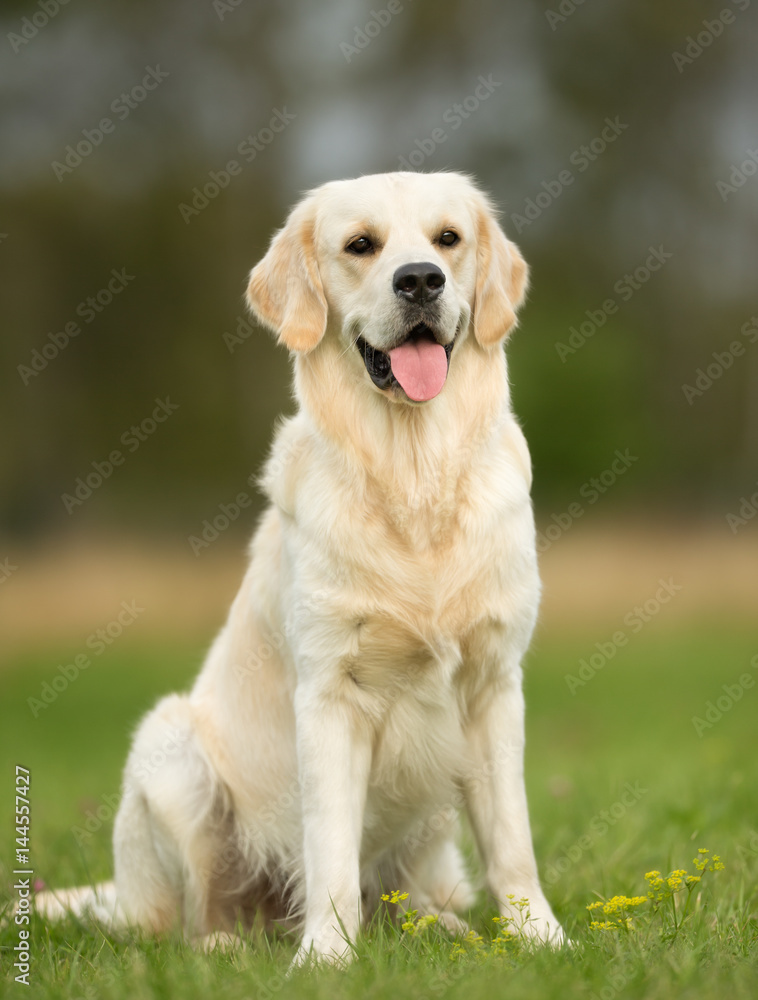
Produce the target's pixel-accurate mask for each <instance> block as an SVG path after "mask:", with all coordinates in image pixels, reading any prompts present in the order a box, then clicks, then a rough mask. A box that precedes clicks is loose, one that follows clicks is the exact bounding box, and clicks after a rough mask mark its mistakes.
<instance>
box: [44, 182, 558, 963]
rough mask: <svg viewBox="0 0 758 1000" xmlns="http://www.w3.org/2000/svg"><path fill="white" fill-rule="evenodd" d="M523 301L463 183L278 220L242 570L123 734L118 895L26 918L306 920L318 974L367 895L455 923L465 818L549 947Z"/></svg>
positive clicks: (462, 888)
mask: <svg viewBox="0 0 758 1000" xmlns="http://www.w3.org/2000/svg"><path fill="white" fill-rule="evenodd" d="M526 289H527V265H526V264H525V262H524V260H523V258H522V256H521V254H520V252H519V250H518V249H517V247H516V246H515V245H514V244H513V243H512V242H510V240H508V239H507V238H506V236H505V235H504V233H503V231H502V229H501V228H500V226H499V224H498V222H497V220H496V216H495V213H494V211H493V206H492V204H491V202H490V200H489V199H488V197H487V196H486V195H485V194H483V193H482V192H481V191H480V190H479V189H478V188H477V186H476V185H475V184H474V183H473V181H472V180H471V179H469V178H468V177H466V176H464V175H461V174H457V173H446V172H442V173H429V174H422V173H413V172H396V173H388V174H376V175H371V176H363V177H360V178H358V179H354V180H343V181H335V182H331V183H327V184H324V185H323V186H321V187H319V188H317V189H315V190H314V191H312V192H310V193H309V194H307V195H306V196H305V197H304V199H303V200H302V201H301V202H300V203H299V204H298V205H297V206H296V207H295V208H294V209H293V210H292V212H291V214H290V215H289V217H288V219H287V221H286V224H285V225H284V227H283V228H282V229H281V230H280V231H279V232H278V233H277V234H276V235H275V236H274V238H273V240H272V242H271V245H270V248H269V250H268V252H267V253H266V255H265V257H264V258H263V259H262V260H261V261H260V263H259V264H258V265H257V266H256V267H255V268H254V269H253V271H252V273H251V275H250V281H249V286H248V291H247V296H248V300H249V304H250V306H251V308H252V311H253V313H254V315H255V316H256V317H257V318H258V320H259V321H260V322H261V323H262V324H263V325H264V326H266V327H269V328H270V329H271V330H273V331H274V332H275V334H276V335H277V337H278V339H279V341H280V343H281V344H283V345H284V346H285V347H286V348H287V349H288V350H289V351H290V352H291V353H292V356H293V361H294V386H295V394H296V398H297V401H298V403H299V409H298V412H297V413H296V414H295V416H293V417H291V418H289V419H287V420H285V421H284V423H283V424H282V425H281V426H280V427H279V429H278V431H277V434H276V437H275V441H274V445H273V449H272V451H271V454H270V457H269V459H268V462H267V465H266V467H265V472H264V474H263V477H262V488H263V490H264V492H265V494H266V496H267V497H268V500H269V501H270V504H269V506H268V509H267V510H266V512H265V513H264V514H263V516H262V519H261V521H260V524H259V526H258V528H257V531H256V532H255V535H254V538H253V540H252V543H251V547H250V562H249V568H248V570H247V573H246V576H245V578H244V581H243V583H242V586H241V589H240V591H239V593H238V595H237V597H236V599H235V600H234V602H233V604H232V608H231V611H230V614H229V617H228V620H227V622H226V624H225V625H224V627H223V629H222V631H221V633H220V635H219V636H218V637H217V638H216V640H215V642H214V643H213V645H212V647H211V649H210V651H209V653H208V656H207V659H206V662H205V664H204V666H203V668H202V671H201V673H200V675H199V676H198V678H197V681H196V683H195V685H194V687H193V688H192V690H191V691H190V693H189V694H182V695H172V696H169V697H167V698H164V699H163V700H162V701H160V702H159V703H158V705H157V706H156V707H155V708H154V709H153V710H152V711H151V712H150V713H149V714H148V715H147V717H146V718H145V719H144V720H143V721H142V723H141V724H140V725H139V727H138V729H137V731H136V735H135V737H134V741H133V745H132V748H131V752H130V754H129V757H128V760H127V764H126V770H125V775H124V782H123V794H122V798H121V803H120V807H119V809H118V813H117V816H116V820H115V826H114V838H113V840H114V855H115V880H114V882H113V883H106V884H104V885H101V886H98V887H96V888H95V889H89V890H88V889H78V890H69V891H68V892H67V893H66V892H64V893H49V892H47V893H43V894H41V895H40V896H38V897H37V908H38V909H39V910H40V911H41V912H43V913H46V914H48V915H49V916H55V915H60V913H62V912H63V911H65V910H66V909H74V910H75V911H76V912H79V913H84V912H89V913H90V914H92V915H94V916H99V917H100V918H101V919H103V920H106V921H107V922H109V923H110V924H112V925H114V926H117V925H119V924H127V925H136V926H139V927H141V928H145V929H147V930H149V931H152V932H156V933H161V932H166V931H168V930H170V929H171V928H175V927H176V926H177V925H181V926H182V927H183V929H184V931H185V932H186V933H187V934H188V935H190V936H192V937H193V938H200V939H203V938H206V939H208V936H209V935H211V936H213V935H219V934H221V935H222V936H223V935H227V936H228V935H230V934H232V933H233V932H234V931H235V928H237V927H239V926H240V923H241V924H242V926H244V927H249V926H250V925H251V924H252V922H253V920H255V919H256V915H258V918H259V919H262V920H263V921H264V922H265V923H266V924H271V923H273V922H275V921H283V922H287V921H289V922H291V923H296V924H297V925H298V926H299V927H300V928H301V931H302V938H301V944H300V947H299V951H298V953H297V957H296V959H295V961H296V962H299V963H301V962H305V961H308V960H309V959H310V958H316V959H323V960H327V961H334V962H340V961H344V960H347V959H349V957H350V954H351V943H352V941H353V940H354V938H355V936H356V934H357V933H358V931H359V929H360V927H361V924H362V921H365V920H366V918H367V917H369V916H370V915H371V914H372V912H374V911H375V910H376V908H377V907H378V906H379V905H380V897H381V894H382V893H383V892H386V890H387V889H390V888H391V889H398V890H404V891H407V892H408V893H410V901H411V904H412V906H413V907H414V909H416V910H418V913H419V914H421V915H423V914H436V915H437V917H438V919H439V921H440V923H441V924H442V925H443V926H445V927H447V928H448V929H449V930H451V931H452V932H453V933H456V932H459V931H461V930H462V929H463V928H464V927H465V925H464V924H463V922H462V920H461V919H460V916H459V915H460V914H461V913H464V912H465V911H466V910H467V909H468V908H469V907H470V905H471V904H472V901H473V888H472V884H471V882H470V880H469V876H468V875H467V872H466V868H465V866H464V863H463V860H462V856H461V853H460V851H459V848H458V846H457V843H456V840H457V834H458V823H459V814H460V813H461V811H462V810H464V809H465V811H466V812H467V814H468V818H469V820H470V824H471V828H472V830H473V834H474V837H475V840H476V843H477V846H478V849H479V852H480V854H481V859H482V865H483V874H484V878H485V881H486V886H487V889H488V890H489V892H490V893H491V894H492V896H493V897H494V898H495V899H496V900H497V903H498V905H499V907H500V910H501V912H502V914H503V915H505V916H507V917H509V918H515V919H518V917H519V913H521V912H522V911H521V910H520V909H519V907H518V906H517V905H516V904H517V903H518V902H519V901H520V900H522V899H523V898H527V899H528V900H529V910H528V913H529V919H528V920H527V921H526V923H525V924H524V927H523V930H524V933H525V934H527V935H529V936H531V937H532V938H534V939H535V940H537V941H541V942H549V943H550V944H553V945H555V944H559V943H560V942H561V941H562V940H563V931H562V930H561V927H560V925H559V923H558V921H557V920H556V918H555V916H554V915H553V912H552V910H551V908H550V905H549V904H548V902H547V900H546V898H545V896H544V895H543V892H542V889H541V888H540V883H539V879H538V874H537V865H536V862H535V857H534V852H533V847H532V838H531V833H530V827H529V817H528V811H527V799H526V792H525V787H524V776H523V754H524V699H523V694H522V668H521V660H522V657H523V656H524V653H525V651H526V649H527V647H528V645H529V642H530V637H531V634H532V631H533V628H534V624H535V620H536V617H537V610H538V604H539V595H540V582H539V575H538V567H537V556H536V546H535V528H534V520H533V514H532V508H531V501H530V484H531V465H530V458H529V452H528V450H527V446H526V442H525V440H524V436H523V434H522V431H521V429H520V427H519V425H518V423H517V422H516V420H515V418H514V416H513V414H512V412H511V408H510V398H509V384H508V375H507V368H506V358H505V352H504V350H503V342H504V340H505V338H506V337H507V335H508V334H509V332H510V331H511V330H512V329H513V328H514V326H515V324H516V311H517V309H518V308H519V306H520V305H521V304H522V302H523V299H524V296H525V293H526ZM167 747H168V748H169V749H168V750H167V749H166V748H167ZM522 906H523V904H522ZM210 940H219V939H218V937H216V938H215V939H214V938H212V937H211V938H210Z"/></svg>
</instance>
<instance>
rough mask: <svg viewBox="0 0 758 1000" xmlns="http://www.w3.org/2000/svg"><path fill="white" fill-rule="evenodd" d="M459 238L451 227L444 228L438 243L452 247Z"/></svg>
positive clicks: (458, 241)
mask: <svg viewBox="0 0 758 1000" xmlns="http://www.w3.org/2000/svg"><path fill="white" fill-rule="evenodd" d="M460 240H461V238H460V236H459V235H458V233H454V232H453V230H452V229H446V230H445V232H444V233H443V234H442V235H441V236H440V243H441V244H442V246H443V247H454V246H455V244H456V243H460Z"/></svg>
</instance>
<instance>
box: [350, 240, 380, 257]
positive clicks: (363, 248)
mask: <svg viewBox="0 0 758 1000" xmlns="http://www.w3.org/2000/svg"><path fill="white" fill-rule="evenodd" d="M345 249H346V250H347V251H348V252H349V253H357V254H358V255H360V254H362V253H369V252H370V251H371V250H373V249H374V244H373V243H372V242H371V240H370V239H369V238H368V237H367V236H358V237H357V238H356V239H354V240H352V241H351V242H350V243H348V245H347V246H346V247H345Z"/></svg>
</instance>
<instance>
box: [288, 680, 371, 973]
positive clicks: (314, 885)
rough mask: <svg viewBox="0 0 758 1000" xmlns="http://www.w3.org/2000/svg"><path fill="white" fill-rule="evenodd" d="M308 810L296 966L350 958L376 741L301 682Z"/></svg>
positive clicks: (352, 715)
mask: <svg viewBox="0 0 758 1000" xmlns="http://www.w3.org/2000/svg"><path fill="white" fill-rule="evenodd" d="M295 717H296V725H297V751H298V767H299V771H300V784H301V789H302V791H301V794H302V809H303V838H304V842H303V865H304V874H305V932H304V935H303V942H302V945H301V946H300V950H299V951H298V954H297V956H296V959H295V961H296V963H301V962H304V961H306V960H307V958H308V956H309V955H311V954H313V955H314V956H315V957H323V958H325V959H327V960H330V961H337V960H340V959H341V960H348V959H349V958H350V944H349V942H351V941H352V940H353V939H354V938H355V935H356V934H357V932H358V928H359V927H360V920H361V889H360V848H361V835H362V830H363V811H364V806H365V802H366V789H367V786H368V776H369V769H370V765H371V743H370V739H369V733H368V729H367V727H366V726H365V724H364V725H361V720H360V718H359V717H358V715H357V713H356V712H355V710H354V709H353V708H352V707H351V706H350V705H349V704H348V703H346V702H345V701H343V700H339V699H338V698H337V697H336V696H335V694H334V692H333V691H331V690H330V691H328V692H327V691H324V690H323V687H322V686H321V685H319V684H317V683H311V682H305V683H303V682H301V683H299V684H298V687H297V691H296V694H295Z"/></svg>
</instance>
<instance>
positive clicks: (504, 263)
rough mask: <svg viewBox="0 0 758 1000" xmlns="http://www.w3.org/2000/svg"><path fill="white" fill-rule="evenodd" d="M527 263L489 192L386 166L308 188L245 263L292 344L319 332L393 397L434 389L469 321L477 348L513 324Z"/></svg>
mask: <svg viewBox="0 0 758 1000" xmlns="http://www.w3.org/2000/svg"><path fill="white" fill-rule="evenodd" d="M526 285H527V267H526V264H525V263H524V260H523V258H522V257H521V254H520V253H519V251H518V248H517V247H516V246H515V245H514V244H513V243H511V242H510V241H509V240H508V239H506V237H505V235H504V234H503V231H502V230H501V229H500V227H499V225H498V224H497V221H496V219H495V216H494V213H493V210H492V206H491V204H490V202H489V200H488V199H487V198H486V197H485V196H484V195H483V194H482V193H481V192H480V191H479V190H478V189H477V188H476V187H475V186H474V185H473V183H472V182H471V181H470V180H469V179H468V178H467V177H465V176H463V175H461V174H455V173H436V174H421V173H418V174H417V173H390V174H375V175H372V176H367V177H360V178H358V179H356V180H349V181H335V182H332V183H329V184H325V185H323V186H322V187H320V188H317V189H316V190H315V191H312V192H311V193H310V194H308V195H307V196H306V197H305V199H304V200H303V201H302V202H301V203H300V204H299V205H297V207H296V208H295V209H294V210H293V211H292V213H291V214H290V216H289V218H288V220H287V222H286V224H285V226H284V228H283V229H281V230H280V231H279V232H278V233H277V234H276V236H275V237H274V239H273V241H272V243H271V246H270V248H269V251H268V253H267V254H266V256H265V257H264V258H263V260H262V261H261V262H260V263H259V264H258V265H257V266H256V267H255V268H254V269H253V271H252V274H251V276H250V284H249V287H248V299H249V302H250V305H251V307H252V309H253V311H254V313H255V314H256V316H257V317H258V319H259V320H260V321H261V322H262V323H264V324H265V325H267V326H269V327H271V329H273V330H274V331H275V332H276V333H277V334H278V336H279V339H280V341H281V342H282V343H283V344H285V346H286V347H288V348H289V349H290V350H292V351H297V352H308V351H313V350H314V349H315V348H316V347H317V346H318V345H319V343H320V342H321V340H322V338H323V337H324V335H325V334H326V333H327V331H329V334H330V335H332V334H333V335H334V336H336V337H339V338H341V341H342V349H343V350H344V352H345V355H346V357H347V358H348V363H349V364H352V365H354V366H355V367H356V370H358V371H361V376H362V377H363V378H366V377H367V376H368V378H369V379H370V381H371V383H372V384H373V386H374V387H375V388H376V390H377V391H379V392H381V393H383V394H385V395H386V396H387V397H388V398H389V399H391V400H392V401H396V402H405V403H408V402H409V401H410V402H414V403H420V402H425V401H427V400H429V399H432V398H433V397H434V396H436V395H438V394H439V393H440V392H441V390H442V388H443V386H444V384H445V380H446V378H447V374H448V369H449V367H450V366H451V365H454V364H455V357H456V350H457V349H458V346H459V344H460V343H461V342H462V341H463V340H465V339H466V337H467V336H468V335H469V331H470V329H472V328H473V333H474V336H475V338H476V341H477V342H478V344H479V346H480V347H482V348H491V347H493V346H495V345H497V344H498V343H499V342H500V341H501V340H502V339H503V338H504V337H505V336H506V334H507V333H508V332H509V330H511V328H512V327H513V326H514V324H515V322H516V309H517V308H518V306H519V305H520V304H521V302H522V300H523V298H524V295H525V292H526Z"/></svg>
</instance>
